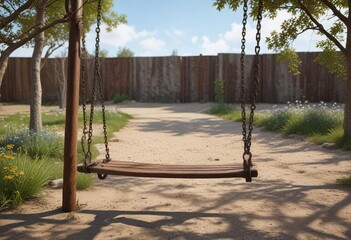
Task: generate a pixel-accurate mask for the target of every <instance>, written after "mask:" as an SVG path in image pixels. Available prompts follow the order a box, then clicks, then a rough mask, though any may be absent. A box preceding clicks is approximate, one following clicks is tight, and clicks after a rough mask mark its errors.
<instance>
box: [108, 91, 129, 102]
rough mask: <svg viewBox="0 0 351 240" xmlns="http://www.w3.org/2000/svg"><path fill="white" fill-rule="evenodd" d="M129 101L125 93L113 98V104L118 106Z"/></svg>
mask: <svg viewBox="0 0 351 240" xmlns="http://www.w3.org/2000/svg"><path fill="white" fill-rule="evenodd" d="M128 100H130V98H129V96H128V95H127V94H125V93H117V94H116V95H115V96H114V97H113V100H112V101H113V103H115V104H118V103H121V102H124V101H128Z"/></svg>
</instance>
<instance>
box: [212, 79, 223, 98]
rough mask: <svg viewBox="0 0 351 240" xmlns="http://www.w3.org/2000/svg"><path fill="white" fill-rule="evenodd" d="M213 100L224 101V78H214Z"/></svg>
mask: <svg viewBox="0 0 351 240" xmlns="http://www.w3.org/2000/svg"><path fill="white" fill-rule="evenodd" d="M214 90H215V102H216V103H224V80H222V79H216V80H215V82H214Z"/></svg>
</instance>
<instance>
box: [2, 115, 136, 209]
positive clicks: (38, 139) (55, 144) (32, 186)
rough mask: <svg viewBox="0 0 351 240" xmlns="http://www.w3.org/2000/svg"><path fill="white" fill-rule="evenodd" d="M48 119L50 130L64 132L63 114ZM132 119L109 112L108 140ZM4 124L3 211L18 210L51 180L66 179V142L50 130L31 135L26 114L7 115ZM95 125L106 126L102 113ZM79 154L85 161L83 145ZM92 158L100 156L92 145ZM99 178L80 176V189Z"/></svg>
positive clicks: (96, 139)
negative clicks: (64, 176)
mask: <svg viewBox="0 0 351 240" xmlns="http://www.w3.org/2000/svg"><path fill="white" fill-rule="evenodd" d="M99 113H100V114H99ZM44 116H45V117H43V119H45V120H44V122H45V123H46V125H47V126H48V127H50V128H51V129H60V130H61V129H63V125H64V121H62V114H52V113H49V114H44ZM129 119H130V116H129V115H127V114H123V113H119V112H117V111H106V121H107V122H108V137H111V136H112V135H113V132H116V131H118V130H119V129H121V128H122V127H123V126H124V125H125V124H126V123H127V122H128V120H129ZM0 121H1V122H2V123H3V124H0V132H4V133H6V134H5V135H4V137H3V138H2V139H0V211H1V210H3V209H8V208H16V207H17V206H18V205H20V204H21V203H22V202H23V201H24V200H26V199H29V198H32V197H34V196H36V195H37V194H38V193H39V192H40V191H41V190H42V189H43V188H44V187H45V186H46V184H47V182H48V181H49V180H53V179H58V178H62V175H63V161H62V156H63V152H62V151H63V142H62V140H63V139H62V137H61V136H59V135H56V134H54V133H53V132H49V131H43V132H39V133H30V132H29V131H28V129H25V128H24V122H25V121H28V117H25V116H24V115H14V116H5V117H1V119H0ZM81 121H82V120H81V119H80V122H81ZM9 122H10V123H9ZM95 123H97V124H101V123H102V117H101V111H97V116H95ZM56 124H58V125H56ZM14 129H18V130H17V131H14ZM103 140H104V138H103V137H101V136H96V137H94V143H102V142H103ZM77 151H78V160H79V161H83V160H84V154H83V153H82V150H81V148H80V146H78V149H77ZM92 155H93V158H95V157H96V156H97V155H98V150H97V148H96V147H95V146H92ZM95 179H96V178H95V176H94V175H93V174H78V175H77V189H79V190H81V189H85V188H87V187H89V186H90V185H91V184H92V183H93V181H94V180H95Z"/></svg>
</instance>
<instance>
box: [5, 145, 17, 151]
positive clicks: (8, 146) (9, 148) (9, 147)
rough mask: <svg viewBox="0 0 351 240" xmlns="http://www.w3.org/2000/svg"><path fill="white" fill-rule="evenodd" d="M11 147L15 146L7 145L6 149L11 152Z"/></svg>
mask: <svg viewBox="0 0 351 240" xmlns="http://www.w3.org/2000/svg"><path fill="white" fill-rule="evenodd" d="M13 146H15V145H14V144H7V145H6V149H7V150H11V149H13Z"/></svg>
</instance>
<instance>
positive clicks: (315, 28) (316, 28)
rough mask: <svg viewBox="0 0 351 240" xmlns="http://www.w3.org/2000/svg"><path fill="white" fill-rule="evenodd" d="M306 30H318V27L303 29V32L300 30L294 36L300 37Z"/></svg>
mask: <svg viewBox="0 0 351 240" xmlns="http://www.w3.org/2000/svg"><path fill="white" fill-rule="evenodd" d="M308 30H319V29H318V27H309V28H305V29H303V30H301V31H300V32H298V33H296V35H300V34H302V33H304V32H306V31H308Z"/></svg>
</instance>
